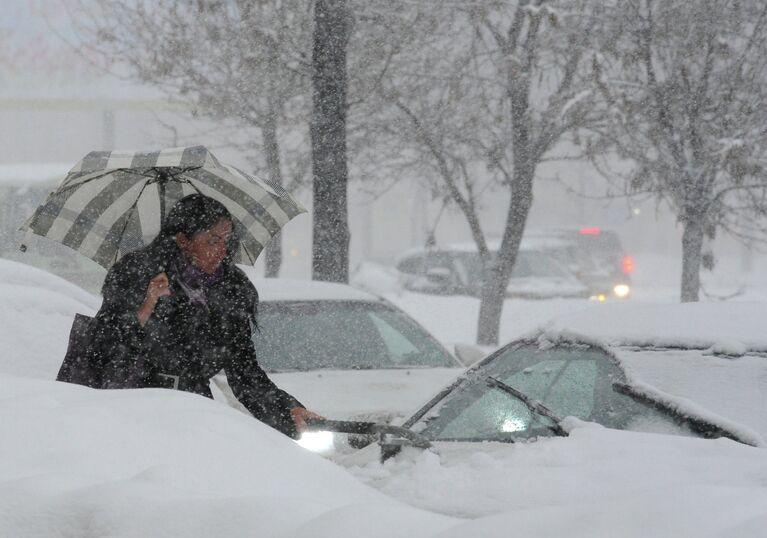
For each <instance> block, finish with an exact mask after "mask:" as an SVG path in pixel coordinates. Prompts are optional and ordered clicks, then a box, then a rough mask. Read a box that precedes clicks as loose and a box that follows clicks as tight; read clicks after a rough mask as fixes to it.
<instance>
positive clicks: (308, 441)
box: [296, 432, 333, 454]
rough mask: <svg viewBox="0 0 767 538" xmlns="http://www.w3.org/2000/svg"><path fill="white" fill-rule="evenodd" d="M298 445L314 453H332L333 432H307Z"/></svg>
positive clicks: (302, 435)
mask: <svg viewBox="0 0 767 538" xmlns="http://www.w3.org/2000/svg"><path fill="white" fill-rule="evenodd" d="M296 443H298V444H299V445H300V446H302V447H304V448H305V449H306V450H310V451H312V452H317V453H320V454H322V453H326V452H330V451H331V450H332V449H333V432H305V433H303V434H301V438H300V439H299V440H298V441H296Z"/></svg>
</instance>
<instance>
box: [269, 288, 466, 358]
mask: <svg viewBox="0 0 767 538" xmlns="http://www.w3.org/2000/svg"><path fill="white" fill-rule="evenodd" d="M258 327H259V330H257V331H256V333H255V335H254V342H255V345H256V355H257V356H258V361H259V364H261V366H262V367H263V368H265V369H266V370H271V371H275V370H313V369H319V368H324V369H341V370H346V369H369V368H407V367H411V368H412V367H435V366H437V367H450V366H457V364H456V363H455V361H453V359H452V357H450V356H449V355H448V354H447V353H446V351H445V350H444V349H443V348H442V347H441V346H440V345H439V344H438V343H437V342H436V341H434V340H433V339H432V338H431V336H429V335H428V334H427V333H426V332H425V331H424V330H423V329H422V328H420V327H419V326H418V325H417V324H415V323H414V322H413V321H412V320H411V319H409V318H408V317H407V316H406V315H405V314H403V313H402V312H398V311H397V310H394V309H392V308H390V307H389V306H387V305H385V304H378V303H366V302H359V301H357V302H353V301H315V302H280V303H262V304H261V305H260V306H259V311H258Z"/></svg>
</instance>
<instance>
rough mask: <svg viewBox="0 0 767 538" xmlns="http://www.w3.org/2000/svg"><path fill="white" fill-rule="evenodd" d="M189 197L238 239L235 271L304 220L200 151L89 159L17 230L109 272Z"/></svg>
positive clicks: (296, 209) (266, 188)
mask: <svg viewBox="0 0 767 538" xmlns="http://www.w3.org/2000/svg"><path fill="white" fill-rule="evenodd" d="M193 193H200V194H203V195H205V196H209V197H211V198H215V199H216V200H218V201H219V202H221V203H222V204H224V205H225V206H226V208H227V209H228V210H229V212H230V213H231V214H232V217H233V219H234V227H235V232H236V234H237V236H238V238H239V239H240V249H239V251H238V253H237V255H236V259H235V261H236V262H238V263H250V264H252V263H254V262H255V261H256V258H257V257H258V255H259V253H260V252H261V250H263V248H264V247H265V246H266V244H267V243H268V242H269V241H270V240H271V238H272V237H274V235H275V234H276V233H277V232H278V231H279V230H280V229H281V228H282V227H283V226H284V225H285V224H286V223H287V222H288V221H289V220H290V219H292V218H293V217H295V216H296V215H299V214H300V213H304V212H306V209H304V208H303V207H302V206H301V205H300V204H298V202H296V201H295V200H294V199H293V198H292V197H291V196H290V194H288V193H287V192H286V191H285V190H284V189H283V188H282V187H280V186H279V185H275V184H273V183H271V182H269V181H265V180H262V179H259V178H256V177H254V176H251V175H249V174H246V173H245V172H243V171H241V170H239V169H237V168H235V167H233V166H228V165H226V164H223V163H221V162H220V161H219V160H218V159H217V158H216V157H215V156H214V155H213V154H212V153H211V152H210V151H208V149H207V148H205V147H203V146H193V147H188V148H170V149H163V150H158V151H147V152H126V151H94V152H91V153H89V154H88V155H86V156H85V158H84V159H83V160H82V161H80V162H79V163H77V165H75V167H74V168H72V170H70V172H69V173H68V174H67V176H66V177H65V178H64V180H63V181H62V182H61V184H60V185H59V186H58V187H57V188H56V190H55V191H53V192H52V193H51V194H50V195H49V196H48V198H47V199H46V200H45V202H43V204H42V205H40V206H39V207H38V208H37V209H36V210H35V212H34V214H33V215H32V216H31V217H30V218H29V220H28V221H27V222H26V223H25V224H24V225H23V226H22V227H21V230H22V231H26V232H27V233H34V234H37V235H41V236H43V237H47V238H49V239H53V240H54V241H58V242H59V243H62V244H64V245H66V246H68V247H70V248H72V249H74V250H76V251H77V252H79V253H80V254H82V255H84V256H86V257H88V258H90V259H92V260H93V261H95V262H96V263H98V264H99V265H101V266H103V267H105V268H109V267H110V266H111V265H112V264H114V263H115V262H116V261H117V260H118V259H119V258H120V257H121V256H123V255H124V254H126V253H128V252H130V251H132V250H135V249H137V248H140V247H142V246H144V245H147V244H149V242H151V241H152V239H154V238H155V236H156V235H157V234H158V232H159V231H160V227H161V224H162V221H163V219H164V217H165V215H166V214H167V212H168V211H170V208H171V207H172V206H173V204H174V203H176V201H178V200H179V199H180V198H182V197H184V196H186V195H188V194H193ZM24 248H25V247H24V246H23V245H22V249H24Z"/></svg>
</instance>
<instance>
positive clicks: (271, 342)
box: [215, 278, 465, 422]
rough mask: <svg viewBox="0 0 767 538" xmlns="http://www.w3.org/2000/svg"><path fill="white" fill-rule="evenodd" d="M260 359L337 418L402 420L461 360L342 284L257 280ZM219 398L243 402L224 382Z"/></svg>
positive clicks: (402, 316) (397, 313) (397, 314)
mask: <svg viewBox="0 0 767 538" xmlns="http://www.w3.org/2000/svg"><path fill="white" fill-rule="evenodd" d="M254 283H255V285H256V288H257V289H258V292H259V296H260V302H259V310H258V328H257V330H256V331H255V333H254V334H255V336H254V342H255V346H256V353H257V356H258V360H259V363H260V365H261V366H262V367H263V368H264V369H265V370H266V371H267V372H268V373H269V376H270V378H272V379H273V380H274V381H275V382H276V383H277V385H278V386H279V387H281V388H284V389H285V390H287V391H288V392H289V393H291V394H293V395H294V396H295V397H297V398H298V399H299V400H300V401H301V402H302V403H303V404H304V405H306V406H307V407H308V408H310V409H312V410H314V411H316V412H319V413H322V414H325V415H327V416H333V417H336V418H345V419H351V418H355V419H360V418H364V419H370V420H377V421H384V422H390V421H392V420H397V419H399V420H401V419H403V418H404V417H406V416H407V414H409V413H410V412H412V410H413V409H414V408H415V407H416V406H417V405H419V404H420V403H422V401H423V395H424V393H427V394H428V392H430V391H436V390H438V389H439V388H440V387H442V386H444V385H445V384H446V383H448V382H449V381H451V380H452V379H454V378H455V377H456V376H457V375H459V374H460V373H461V372H463V370H464V368H465V366H464V365H463V364H462V363H461V362H460V361H459V360H458V359H457V358H456V357H455V356H453V355H452V354H451V353H450V352H449V351H448V350H447V349H445V347H444V346H442V344H440V343H439V342H438V341H437V340H436V339H435V338H434V337H433V336H432V335H431V334H429V333H428V332H427V331H426V330H425V329H424V328H423V327H421V326H420V325H419V324H418V323H417V322H416V321H415V320H413V319H412V318H411V317H410V316H408V315H407V314H406V313H405V312H403V311H402V310H400V309H399V308H397V307H396V306H394V305H392V304H391V303H389V302H388V301H386V300H385V299H383V298H381V297H378V296H376V295H373V294H370V293H367V292H365V291H362V290H358V289H355V288H352V287H351V286H347V285H344V284H334V283H327V282H316V281H302V280H289V279H255V278H254ZM215 384H216V386H217V387H218V389H219V391H220V392H221V394H219V396H222V397H224V398H226V400H227V401H228V403H229V404H230V405H232V406H234V407H237V408H240V405H239V403H238V402H237V401H236V400H235V399H234V397H233V396H232V394H231V391H230V390H229V387H228V385H227V384H226V383H225V378H224V377H223V374H221V375H220V376H218V377H217V378H216V380H215Z"/></svg>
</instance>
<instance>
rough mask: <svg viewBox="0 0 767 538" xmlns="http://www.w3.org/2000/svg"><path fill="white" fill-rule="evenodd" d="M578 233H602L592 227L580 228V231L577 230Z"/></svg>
mask: <svg viewBox="0 0 767 538" xmlns="http://www.w3.org/2000/svg"><path fill="white" fill-rule="evenodd" d="M578 232H579V233H580V234H581V235H599V234H600V233H602V230H600V229H599V228H597V227H596V226H594V227H591V228H581V229H580V230H578Z"/></svg>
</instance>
